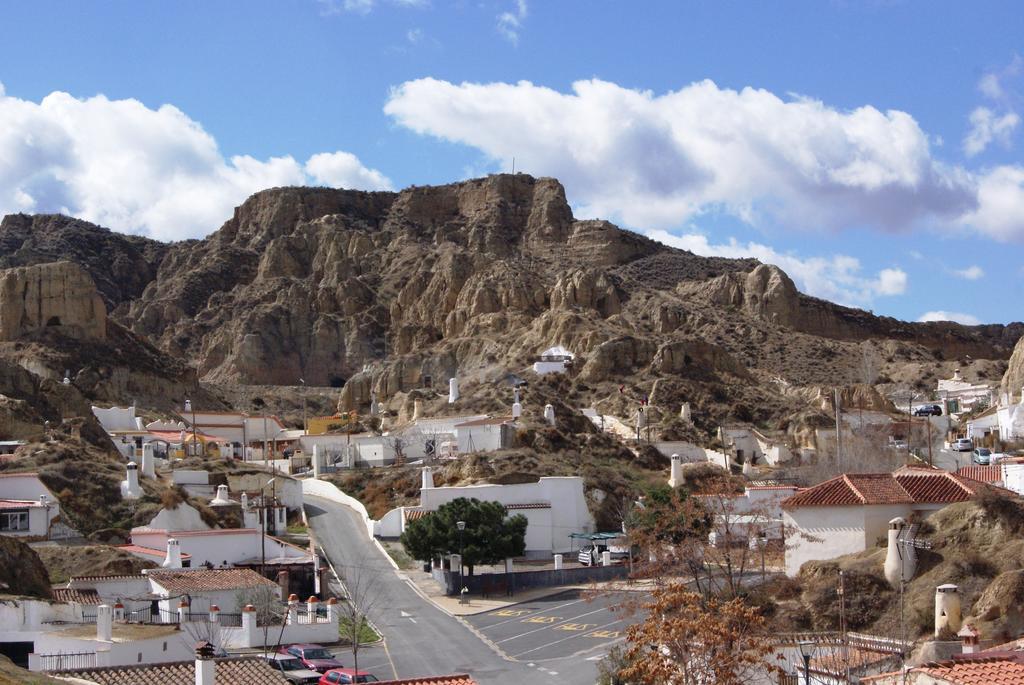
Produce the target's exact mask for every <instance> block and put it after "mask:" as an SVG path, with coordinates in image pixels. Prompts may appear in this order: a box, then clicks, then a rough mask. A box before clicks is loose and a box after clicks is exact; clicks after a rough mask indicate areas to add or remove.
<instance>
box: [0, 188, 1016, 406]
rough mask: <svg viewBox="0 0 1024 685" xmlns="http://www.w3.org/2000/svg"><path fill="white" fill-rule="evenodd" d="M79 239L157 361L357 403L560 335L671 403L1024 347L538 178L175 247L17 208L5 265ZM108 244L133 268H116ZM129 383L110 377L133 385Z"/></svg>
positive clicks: (315, 201)
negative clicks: (851, 299)
mask: <svg viewBox="0 0 1024 685" xmlns="http://www.w3.org/2000/svg"><path fill="white" fill-rule="evenodd" d="M47 231H51V232H52V231H56V235H57V236H58V237H56V238H52V239H50V238H47V237H46V236H45V235H44V234H45V233H46V232H47ZM61 241H63V242H65V243H67V244H68V245H69V247H68V249H67V250H64V253H66V254H68V255H69V256H70V257H71V258H72V259H73V260H74V261H76V262H78V263H80V264H82V265H83V268H84V269H85V270H86V271H88V272H89V273H90V274H93V280H95V282H96V284H97V286H98V290H99V292H100V293H101V296H102V297H103V299H104V300H105V301H106V302H107V304H108V308H109V309H110V311H111V322H110V323H109V324H108V327H110V328H111V330H116V331H118V333H117V335H118V336H121V337H119V340H124V341H127V340H128V339H134V340H136V341H137V342H138V343H139V344H145V343H152V344H153V345H155V347H156V348H158V349H159V350H160V353H162V354H163V357H161V356H160V353H157V352H156V351H154V350H152V348H148V347H147V349H149V350H150V352H147V353H146V354H143V355H142V358H145V359H148V360H149V361H148V362H147V364H159V360H161V359H164V360H167V359H170V360H183V361H184V363H186V364H188V365H189V366H190V367H192V368H193V369H195V373H196V374H197V376H198V377H200V378H202V379H203V380H205V381H207V382H211V383H229V382H230V383H241V384H270V385H293V384H296V383H297V382H298V379H299V378H304V379H305V380H306V382H307V383H308V384H309V385H333V386H337V387H343V388H344V389H343V391H342V394H341V397H342V405H343V406H345V407H365V405H366V403H368V402H369V396H370V393H371V392H376V393H377V394H378V396H380V397H382V398H390V397H393V396H396V395H398V394H403V393H408V392H410V391H412V390H415V389H417V388H422V387H423V386H424V385H426V384H427V383H428V381H432V382H433V383H434V384H435V387H436V386H440V385H443V384H444V383H445V381H446V380H447V378H448V377H449V376H452V375H456V374H458V375H459V376H460V377H463V378H466V379H467V380H472V381H478V382H483V381H484V380H485V379H489V378H498V377H502V376H503V374H505V373H508V372H515V373H520V372H522V371H523V370H524V369H527V368H528V367H529V364H530V363H531V362H532V361H533V358H534V357H535V356H536V355H537V354H539V353H540V352H541V351H542V350H544V349H546V348H548V347H550V346H552V345H556V344H561V345H564V346H566V347H568V348H569V349H570V350H571V351H573V352H574V353H575V354H576V355H577V368H578V369H580V376H579V378H580V382H581V383H582V384H583V386H584V389H582V390H581V391H580V392H582V393H584V394H589V396H587V397H582V396H581V397H580V398H578V401H579V402H588V401H593V400H594V397H597V396H601V393H604V392H606V390H607V389H608V388H609V387H610V388H615V387H617V386H618V385H620V384H623V383H630V384H635V385H638V386H643V387H645V388H648V389H650V388H651V387H653V385H652V384H655V383H657V384H659V385H658V388H659V392H661V393H663V394H665V398H666V402H667V403H668V404H671V403H673V402H675V401H676V400H677V399H682V398H683V397H684V396H685V395H686V393H690V394H691V395H692V394H694V393H698V394H699V393H701V392H708V393H710V395H713V396H714V397H717V398H722V397H728V396H730V394H731V393H734V390H735V388H736V387H738V386H744V387H746V386H750V387H758V388H761V389H762V390H763V391H764V392H763V393H762V395H763V398H762V399H763V402H762V404H764V405H765V406H768V405H770V404H772V402H774V401H775V400H773V399H772V392H773V390H772V389H771V387H770V386H769V385H767V384H768V382H769V379H776V380H780V381H782V382H784V383H788V384H795V385H804V386H816V385H821V384H829V385H831V384H834V383H852V382H856V381H859V380H861V379H860V378H859V375H858V373H857V371H856V367H857V365H858V364H859V363H860V360H861V359H862V355H863V350H862V343H863V344H869V345H877V346H878V348H879V349H878V351H877V354H878V356H879V357H880V358H881V359H882V362H881V364H882V366H885V364H889V365H890V366H892V367H895V366H899V365H900V364H901V363H902V362H903V361H906V360H909V359H914V360H915V361H922V360H931V361H932V362H935V360H940V359H954V358H956V357H958V356H961V355H965V354H971V355H972V356H973V357H974V358H976V359H1006V358H1007V357H1008V356H1009V354H1010V350H1011V348H1012V345H1013V344H1014V343H1015V342H1016V340H1017V339H1018V338H1019V337H1020V335H1021V332H1022V329H1024V326H1022V325H1019V324H1017V325H1012V326H1005V327H1004V326H983V327H963V326H958V325H956V324H912V323H905V322H898V321H895V320H892V319H886V318H880V317H875V316H872V315H871V314H869V313H867V312H863V311H860V310H854V309H849V308H845V307H840V306H837V305H833V304H831V303H828V302H824V301H821V300H816V299H814V298H810V297H807V296H805V295H803V294H801V293H799V292H798V291H797V289H796V287H795V286H794V284H793V282H792V280H791V279H790V278H789V277H788V276H787V275H786V274H785V273H784V272H782V271H781V270H780V269H778V268H777V267H774V266H769V265H762V264H759V263H757V262H756V261H753V260H730V259H720V258H704V257H698V256H696V255H693V254H691V253H689V252H685V251H681V250H676V249H672V248H668V247H666V246H664V245H661V244H658V243H655V242H653V241H651V240H649V239H647V238H644V237H642V236H639V235H637V234H634V233H631V232H629V231H624V230H621V229H619V228H617V227H616V226H614V225H612V224H610V223H608V222H605V221H577V220H575V219H574V218H573V216H572V213H571V211H570V209H569V206H568V203H567V202H566V198H565V194H564V191H563V189H562V187H561V185H560V184H559V183H558V182H557V181H555V180H553V179H534V178H532V177H529V176H526V175H522V174H518V175H496V176H490V177H487V178H483V179H475V180H471V181H465V182H462V183H456V184H451V185H446V186H437V187H414V188H409V189H406V190H403V191H401V192H398V193H389V192H374V193H366V192H357V191H347V190H333V189H327V188H276V189H271V190H267V191H263V192H261V193H257V194H256V195H254V196H252V197H251V198H249V199H248V200H247V201H246V202H245V203H244V204H243V205H241V206H240V207H238V208H237V209H236V210H235V213H234V216H232V217H231V219H230V220H228V221H227V222H226V223H225V224H224V225H223V226H222V227H221V228H220V229H219V230H218V231H216V232H214V233H213V234H211V235H210V236H209V237H208V238H206V239H204V240H200V241H189V242H186V243H177V244H171V245H159V244H154V243H152V241H145V240H142V239H131V238H125V237H122V236H117V235H116V234H110V233H109V232H106V231H103V230H102V229H98V228H95V227H92V228H90V227H88V225H84V224H83V222H74V221H73V220H69V219H64V218H62V217H24V216H17V217H8V218H7V219H5V220H4V222H3V223H2V224H0V246H8V245H10V246H11V248H10V251H9V254H8V256H7V257H5V258H4V259H6V260H7V261H6V262H0V263H10V264H15V263H18V264H20V263H36V262H38V261H39V260H44V259H46V258H47V256H48V255H54V254H56V253H58V252H60V251H61V248H60V245H61ZM103 251H112V254H114V255H115V257H116V260H119V263H124V262H129V263H131V264H132V265H133V268H130V269H126V268H119V269H114V270H110V273H103V274H101V273H99V272H100V271H102V269H101V268H100V260H99V259H98V258H97V257H96V256H95V255H96V253H97V252H99V253H103ZM114 322H116V323H114ZM118 324H119V325H118ZM115 326H117V328H116V329H115V328H114V327H115ZM122 327H123V328H122ZM126 329H127V330H126ZM897 341H898V342H897ZM125 345H126V346H128V347H131V343H129V342H125ZM154 355H155V356H154ZM19 363H22V362H21V361H19ZM26 363H27V362H26ZM166 363H167V364H172V363H173V362H166ZM922 363H923V361H922ZM117 378H118V376H117V374H116V373H115V374H110V375H108V376H106V377H105V378H100V379H98V380H97V381H96V382H95V383H94V384H93V386H91V387H94V388H107V389H109V391H110V392H111V394H113V393H114V392H116V391H117V389H121V388H122V386H123V384H122V385H119V384H118V380H117ZM694 384H697V385H694ZM709 388H711V390H709ZM726 388H728V390H726ZM168 392H170V390H168ZM645 392H646V390H645ZM758 392H761V391H760V390H759V391H758ZM755 395H757V393H755ZM677 396H678V397H677ZM753 398H754V395H752V396H751V398H749V399H751V401H755V402H757V401H759V400H756V399H753ZM716 401H718V400H716Z"/></svg>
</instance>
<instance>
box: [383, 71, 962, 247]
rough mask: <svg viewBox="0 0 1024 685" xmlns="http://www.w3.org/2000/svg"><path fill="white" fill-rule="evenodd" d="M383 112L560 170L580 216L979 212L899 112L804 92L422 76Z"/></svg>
mask: <svg viewBox="0 0 1024 685" xmlns="http://www.w3.org/2000/svg"><path fill="white" fill-rule="evenodd" d="M385 112H386V113H387V114H389V115H390V116H391V117H393V118H394V119H395V120H396V121H397V122H398V123H399V124H401V125H403V126H405V127H407V128H409V129H412V130H413V131H416V132H418V133H421V134H429V135H433V136H436V137H439V138H443V139H446V140H450V141H454V142H459V143H464V144H466V145H470V146H473V147H476V148H478V149H480V150H481V151H482V152H483V153H484V154H485V155H487V156H488V157H489V158H490V159H491V160H492V161H493V162H495V163H501V164H502V166H503V167H504V166H505V165H506V164H507V161H508V160H510V159H511V158H512V157H513V156H515V157H516V158H517V160H518V161H519V163H520V164H521V165H522V167H523V169H524V170H525V171H528V172H532V173H535V174H542V175H551V176H555V177H557V178H559V179H560V180H562V181H563V182H564V183H565V184H566V187H567V189H568V190H569V192H570V195H571V197H572V198H573V199H574V201H576V202H578V203H579V205H580V206H579V210H580V212H581V213H582V214H583V215H588V216H604V217H611V218H615V219H618V220H620V221H622V222H623V223H626V224H627V225H630V226H636V227H656V228H668V227H673V226H679V225H682V224H683V223H684V222H685V221H686V220H687V219H688V218H691V217H693V216H695V215H698V214H700V213H702V212H706V211H725V212H728V213H730V214H733V215H735V216H738V217H740V218H742V219H743V220H745V221H748V222H751V223H756V222H758V221H759V220H760V219H762V218H763V217H764V216H771V217H773V218H776V219H778V220H781V221H785V222H789V223H794V224H799V225H801V226H803V227H813V228H820V227H822V226H826V227H838V226H843V225H861V224H865V223H867V224H871V225H877V226H882V227H885V228H905V227H907V226H909V225H912V224H913V223H915V222H917V221H919V220H921V219H924V218H928V217H942V218H948V219H951V218H954V217H958V216H960V215H962V214H963V213H964V212H965V211H969V210H972V209H974V205H975V196H974V191H973V188H972V184H971V179H970V177H969V175H968V174H967V173H965V172H963V171H962V170H959V169H955V168H949V167H946V166H944V165H942V164H939V163H937V162H935V161H934V160H933V159H932V158H931V155H930V151H929V142H928V137H927V136H926V135H925V133H924V132H923V131H922V130H921V129H920V128H919V127H918V125H917V122H915V121H914V119H913V118H912V117H911V116H910V115H908V114H905V113H903V112H897V111H890V112H885V113H883V112H880V111H878V110H876V109H875V108H873V107H861V108H859V109H856V110H853V111H850V112H840V111H838V110H835V109H832V108H829V107H827V106H826V105H824V104H823V103H821V102H818V101H814V100H810V99H794V100H783V99H781V98H779V97H777V96H776V95H774V94H772V93H770V92H768V91H765V90H756V89H752V88H746V89H744V90H742V91H735V90H729V89H722V88H719V87H718V86H717V85H715V84H714V83H712V82H711V81H702V82H699V83H694V84H691V85H689V86H687V87H685V88H683V89H681V90H678V91H673V92H669V93H666V94H664V95H658V96H656V95H654V94H653V93H651V92H649V91H637V90H631V89H627V88H622V87H620V86H618V85H616V84H614V83H609V82H606V81H599V80H590V81H578V82H576V83H574V84H573V87H572V93H568V94H564V93H560V92H558V91H555V90H552V89H549V88H544V87H540V86H535V85H533V84H532V83H529V82H526V81H521V82H519V83H516V84H507V83H491V84H474V83H462V84H453V83H449V82H446V81H439V80H435V79H431V78H426V79H420V80H416V81H408V82H406V83H403V84H402V85H400V86H398V87H397V88H395V89H393V91H392V93H391V96H390V98H389V100H388V102H387V103H386V105H385Z"/></svg>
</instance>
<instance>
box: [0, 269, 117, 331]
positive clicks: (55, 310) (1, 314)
mask: <svg viewBox="0 0 1024 685" xmlns="http://www.w3.org/2000/svg"><path fill="white" fill-rule="evenodd" d="M46 328H54V329H58V330H59V331H60V332H61V333H62V334H63V335H65V336H67V337H71V338H77V339H81V340H103V339H104V338H105V337H106V334H107V310H106V308H105V307H104V305H103V300H102V298H100V296H99V293H98V292H97V291H96V284H95V283H93V281H92V279H91V278H90V277H89V274H87V273H86V272H85V271H84V270H83V269H82V268H81V267H80V266H78V265H77V264H74V263H73V262H53V263H50V264H39V265H36V266H26V267H18V268H14V269H5V270H3V271H0V341H9V340H19V339H21V338H26V337H28V336H30V335H32V334H35V333H40V332H42V331H43V330H45V329H46Z"/></svg>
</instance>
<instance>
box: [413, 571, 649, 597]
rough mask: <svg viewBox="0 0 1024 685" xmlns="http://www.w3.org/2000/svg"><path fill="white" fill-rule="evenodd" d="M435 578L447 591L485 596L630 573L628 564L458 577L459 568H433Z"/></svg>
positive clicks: (578, 582)
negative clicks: (455, 569) (465, 590)
mask: <svg viewBox="0 0 1024 685" xmlns="http://www.w3.org/2000/svg"><path fill="white" fill-rule="evenodd" d="M433 574H434V579H435V580H436V581H437V582H438V583H440V584H441V585H442V586H443V587H444V588H445V592H446V593H447V594H449V595H458V594H459V592H460V590H461V587H459V586H460V585H461V586H462V587H465V588H467V589H468V590H469V593H470V594H479V595H482V596H484V597H488V596H496V595H505V596H509V597H510V596H512V595H513V594H515V591H516V590H523V589H526V588H531V587H556V586H559V585H576V584H581V583H594V582H603V581H608V580H618V579H622V578H627V577H628V576H629V567H628V566H627V565H625V564H613V565H611V566H584V567H581V568H562V569H559V570H557V571H556V570H554V569H543V570H540V571H514V572H513V573H482V574H480V575H477V576H464V577H463V578H462V579H461V581H460V579H459V574H458V572H455V573H452V572H451V571H448V570H442V569H434V571H433Z"/></svg>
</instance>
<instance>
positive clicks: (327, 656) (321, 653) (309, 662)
mask: <svg viewBox="0 0 1024 685" xmlns="http://www.w3.org/2000/svg"><path fill="white" fill-rule="evenodd" d="M277 651H278V653H279V654H290V655H292V656H293V657H295V658H297V659H298V660H299V661H301V662H302V664H303V666H305V667H306V668H308V669H310V670H313V671H316V672H317V673H326V672H327V671H330V670H331V669H332V668H344V666H345V664H343V663H341V662H340V661H338V660H337V659H335V658H334V655H333V654H331V653H330V652H328V651H327V650H326V649H325V648H324V647H323V645H288V646H287V647H282V648H281V649H279V650H277Z"/></svg>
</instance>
